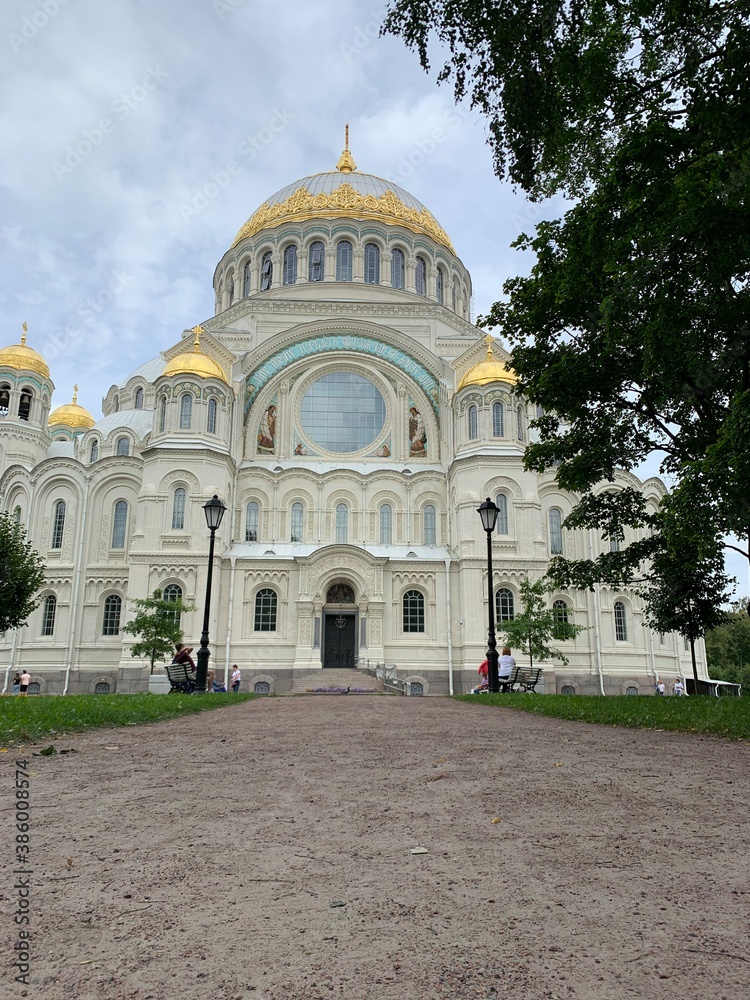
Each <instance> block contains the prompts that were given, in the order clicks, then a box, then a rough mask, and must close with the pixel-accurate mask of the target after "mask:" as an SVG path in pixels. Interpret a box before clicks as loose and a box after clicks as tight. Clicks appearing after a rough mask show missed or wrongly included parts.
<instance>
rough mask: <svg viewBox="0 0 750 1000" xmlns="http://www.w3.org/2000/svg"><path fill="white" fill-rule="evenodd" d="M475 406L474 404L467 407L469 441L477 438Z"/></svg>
mask: <svg viewBox="0 0 750 1000" xmlns="http://www.w3.org/2000/svg"><path fill="white" fill-rule="evenodd" d="M477 433H478V431H477V408H476V406H470V407H469V441H476V439H477Z"/></svg>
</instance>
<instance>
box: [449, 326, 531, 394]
mask: <svg viewBox="0 0 750 1000" xmlns="http://www.w3.org/2000/svg"><path fill="white" fill-rule="evenodd" d="M485 340H486V341H487V357H486V358H485V359H484V361H480V362H479V364H477V365H474V366H473V367H472V368H470V369H469V370H468V371H467V372H466V374H465V375H464V376H463V378H462V379H461V381H460V382H459V383H458V390H457V391H460V390H461V389H465V388H466V386H467V385H489V383H490V382H510V383H511V385H515V384H516V382H517V381H518V378H517V377H516V374H515V372H512V371H510V369H509V368H507V367H506V366H505V363H504V362H503V361H495V359H494V358H493V357H492V337H491V336H490V335H489V334H487V336H486V337H485Z"/></svg>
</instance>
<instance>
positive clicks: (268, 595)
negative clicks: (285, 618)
mask: <svg viewBox="0 0 750 1000" xmlns="http://www.w3.org/2000/svg"><path fill="white" fill-rule="evenodd" d="M277 600H278V599H277V597H276V591H275V590H271V588H270V587H264V588H263V590H259V591H258V593H257V594H256V595H255V631H256V632H275V631H276V607H277Z"/></svg>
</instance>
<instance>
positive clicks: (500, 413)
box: [492, 403, 505, 438]
mask: <svg viewBox="0 0 750 1000" xmlns="http://www.w3.org/2000/svg"><path fill="white" fill-rule="evenodd" d="M504 434H505V408H504V406H503V404H502V403H493V404H492V436H493V437H496V438H501V437H502V436H503V435H504Z"/></svg>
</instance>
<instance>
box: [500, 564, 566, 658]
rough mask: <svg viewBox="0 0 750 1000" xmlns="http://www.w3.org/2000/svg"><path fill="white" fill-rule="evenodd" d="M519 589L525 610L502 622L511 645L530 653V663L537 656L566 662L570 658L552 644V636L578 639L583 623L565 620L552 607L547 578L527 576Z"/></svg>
mask: <svg viewBox="0 0 750 1000" xmlns="http://www.w3.org/2000/svg"><path fill="white" fill-rule="evenodd" d="M519 589H520V592H521V604H522V607H523V610H522V611H521V613H520V614H517V615H516V616H515V617H514V618H512V619H511V620H510V621H507V622H505V623H504V625H503V628H504V629H505V635H506V638H507V641H508V645H509V646H511V647H512V648H514V649H522V650H523V651H524V653H527V654H528V657H529V666H531V667H533V666H534V660H535V659H537V660H552V659H559V660H562V662H563V663H567V662H568V658H567V657H566V656H565V655H564V654H563V653H561V652H560V650H559V649H553V648H552V647H551V646H550V645H549V644H550V642H551V641H553V640H554V641H555V642H564V641H565V640H566V639H575V637H576V636H577V635H578V633H579V632H582V631H583V629H584V626H583V625H574V624H573V623H572V622H569V621H566V620H565V618H563V617H562V616H561V615H560V613H559V611H558V610H557V609H555V608H550V607H549V605H548V604H547V596H546V595H547V594H548V592H549V584H548V583H547V581H546V580H544V579H542V580H536V581H535V582H534V583H530V582H529V580H524V581H523V582H522V583H521V586H520V588H519Z"/></svg>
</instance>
